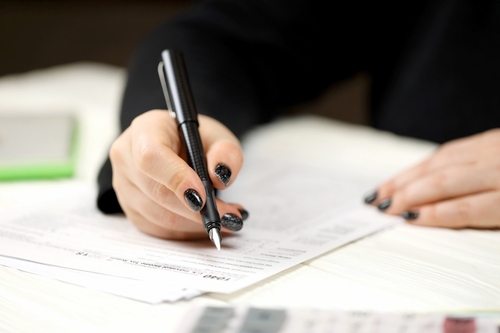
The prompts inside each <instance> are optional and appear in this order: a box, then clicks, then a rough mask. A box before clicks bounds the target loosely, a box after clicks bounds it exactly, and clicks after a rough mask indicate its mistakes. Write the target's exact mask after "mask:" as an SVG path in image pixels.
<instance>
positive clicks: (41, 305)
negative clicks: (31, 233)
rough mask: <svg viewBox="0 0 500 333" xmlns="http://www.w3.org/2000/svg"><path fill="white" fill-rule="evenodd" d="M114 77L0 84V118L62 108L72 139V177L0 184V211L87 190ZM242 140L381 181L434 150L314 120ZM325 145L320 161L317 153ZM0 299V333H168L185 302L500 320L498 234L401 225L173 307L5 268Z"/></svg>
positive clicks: (107, 124) (117, 75)
mask: <svg viewBox="0 0 500 333" xmlns="http://www.w3.org/2000/svg"><path fill="white" fill-rule="evenodd" d="M124 79H125V76H124V71H123V70H122V69H121V68H116V67H110V66H105V65H100V64H91V63H78V64H72V65H67V66H60V67H55V68H51V69H46V70H40V71H35V72H30V73H26V74H20V75H12V76H6V77H3V78H0V113H9V112H51V111H53V110H56V111H58V110H63V111H64V110H72V111H74V112H76V113H77V114H78V116H79V119H80V125H81V130H82V142H81V147H80V157H79V161H80V162H79V165H78V170H77V174H76V176H75V178H73V179H71V180H62V181H43V182H10V183H1V184H0V209H2V208H3V209H5V208H8V207H26V208H29V207H30V204H31V203H32V202H35V201H36V200H38V197H39V196H40V194H41V193H43V190H44V189H46V188H47V187H49V186H58V185H59V184H61V183H64V182H84V183H88V184H92V186H94V184H95V179H96V175H97V172H98V169H99V167H100V164H101V163H102V161H103V159H104V157H105V156H106V153H107V149H108V147H109V144H110V143H111V141H112V140H113V138H114V137H115V136H116V134H117V128H118V126H117V124H118V116H117V111H118V108H119V101H120V97H121V91H122V88H123V84H124ZM246 140H247V141H246V142H247V143H246V145H245V149H246V150H247V153H248V156H253V154H261V155H262V154H264V155H266V154H267V155H268V156H273V154H275V153H276V152H280V154H282V153H283V152H290V153H292V152H293V154H295V155H296V156H297V158H302V159H307V160H310V161H311V162H313V163H321V164H322V165H336V167H337V168H338V167H341V168H343V169H344V170H346V171H348V172H351V173H353V174H355V173H359V174H364V175H371V176H373V177H377V179H379V180H380V181H382V180H383V179H385V178H387V177H389V176H391V175H392V174H394V172H397V171H399V170H402V169H403V168H405V167H407V166H410V165H412V164H414V163H415V162H417V161H419V160H421V159H422V158H424V157H425V156H427V155H428V154H430V153H431V152H432V150H433V149H434V148H435V146H434V145H432V144H430V143H426V142H421V141H417V140H410V139H404V138H398V137H396V136H393V135H391V134H387V133H382V132H377V131H375V130H372V129H369V128H364V127H358V126H352V125H347V124H342V123H338V122H335V121H331V120H326V119H321V118H315V117H302V118H298V119H297V118H290V119H282V120H280V121H277V122H275V123H273V124H271V125H269V126H264V127H262V128H259V129H257V130H255V131H253V132H252V133H251V134H249V135H248V137H247V139H246ZM325 143H327V144H328V149H329V153H328V154H324V153H323V150H322V149H324V147H325ZM322 145H323V146H322ZM311 147H318V149H311ZM249 163H251V160H250V162H249ZM373 186H376V184H373ZM369 190H370V189H367V191H369ZM361 197H362V194H361V196H360V200H361ZM422 244H425V246H423V245H422ZM305 281H306V283H304V282H305ZM0 295H1V296H0V331H2V332H34V331H43V332H139V331H140V332H172V330H173V327H174V326H175V325H176V324H177V322H178V320H179V318H180V315H181V314H183V313H184V311H185V309H186V308H187V307H189V306H190V305H192V304H212V305H216V304H219V305H220V304H252V305H257V306H300V307H319V308H326V309H341V310H368V311H392V312H408V311H409V312H418V313H425V312H461V311H467V310H471V311H478V312H480V311H483V312H493V311H500V232H496V231H478V230H460V231H453V230H445V229H435V228H421V227H414V226H410V225H407V224H404V223H402V224H400V225H398V226H396V227H394V228H391V229H389V230H384V231H382V232H379V233H377V234H375V235H372V236H370V237H367V238H364V239H362V240H360V241H357V242H354V243H352V244H349V245H347V246H344V247H342V248H340V249H337V250H334V251H331V252H329V253H326V254H324V255H323V256H320V257H318V258H316V259H313V260H310V261H308V262H305V263H303V264H301V265H299V266H296V267H293V268H291V269H289V270H287V271H285V272H283V273H281V274H278V275H276V276H273V277H271V278H269V279H267V280H265V281H262V282H260V283H258V284H256V285H254V286H251V287H249V288H246V289H245V290H241V291H239V292H236V293H233V294H229V295H222V294H208V295H204V296H201V297H197V298H194V299H192V300H190V301H183V302H177V303H173V304H168V303H164V304H160V305H150V304H146V303H141V302H137V301H132V300H129V299H126V298H121V297H118V296H114V295H111V294H107V293H104V292H99V291H95V290H91V289H87V288H83V287H79V286H75V285H71V284H68V283H63V282H59V281H56V280H53V279H49V278H45V277H41V276H37V275H33V274H29V273H25V272H22V271H18V270H16V269H12V268H9V267H4V266H0Z"/></svg>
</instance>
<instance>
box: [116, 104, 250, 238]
mask: <svg viewBox="0 0 500 333" xmlns="http://www.w3.org/2000/svg"><path fill="white" fill-rule="evenodd" d="M199 122H200V126H199V131H200V136H201V139H202V143H203V147H204V149H205V153H206V156H207V164H208V171H209V174H210V178H211V180H212V182H213V184H214V187H215V188H217V189H224V188H226V187H228V186H229V185H231V184H232V183H233V182H234V179H235V178H236V176H237V175H238V172H239V171H240V169H241V166H242V163H243V155H242V152H241V148H240V145H239V142H238V139H237V138H236V137H235V136H234V135H233V134H232V133H231V131H230V130H229V129H227V128H226V127H225V126H224V125H222V124H221V123H219V122H218V121H216V120H214V119H212V118H209V117H206V116H203V115H200V116H199ZM184 156H185V153H184V147H183V144H182V141H181V139H180V136H179V131H178V129H177V123H176V121H175V120H174V119H172V118H171V117H170V115H169V113H168V111H165V110H153V111H149V112H146V113H144V114H142V115H140V116H138V117H137V118H135V119H134V121H133V122H132V124H131V125H130V127H129V128H127V129H126V130H125V131H124V132H123V133H122V134H121V135H120V136H119V137H118V139H117V140H116V141H115V142H114V143H113V145H112V147H111V150H110V160H111V165H112V168H113V188H114V190H115V192H116V195H117V198H118V202H119V203H120V206H121V207H122V209H123V211H124V212H125V214H126V216H127V217H128V218H129V219H130V220H131V221H132V223H134V224H135V226H136V227H137V228H138V229H139V230H141V231H143V232H145V233H148V234H150V235H153V236H157V237H161V238H167V239H192V238H200V237H207V236H206V233H205V231H204V229H203V226H202V222H201V216H200V213H199V211H200V210H201V208H202V207H203V205H204V203H205V198H206V195H205V189H204V187H203V184H202V182H201V180H200V178H199V177H198V175H197V174H196V172H195V171H194V170H193V169H192V168H191V167H190V166H189V165H188V164H187V162H186V161H185V159H184V158H183V157H184ZM217 208H218V210H219V213H220V214H221V223H222V225H223V226H224V227H225V229H226V230H233V231H238V230H239V229H241V228H242V226H243V220H244V219H245V218H246V217H247V216H248V213H247V212H246V211H245V210H244V209H243V207H242V206H240V205H237V204H229V203H226V202H223V201H221V200H219V199H217Z"/></svg>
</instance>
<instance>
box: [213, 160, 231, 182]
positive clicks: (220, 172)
mask: <svg viewBox="0 0 500 333" xmlns="http://www.w3.org/2000/svg"><path fill="white" fill-rule="evenodd" d="M215 175H216V176H217V177H218V178H219V179H220V181H221V182H222V183H223V184H224V186H227V184H229V182H230V181H231V175H232V173H231V170H230V169H229V168H228V167H227V165H225V164H222V163H220V164H217V166H216V167H215Z"/></svg>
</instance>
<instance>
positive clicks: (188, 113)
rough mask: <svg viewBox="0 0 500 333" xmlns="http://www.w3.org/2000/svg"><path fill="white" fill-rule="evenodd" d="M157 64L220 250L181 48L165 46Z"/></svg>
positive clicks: (217, 222) (215, 213) (211, 233)
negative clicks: (167, 48)
mask: <svg viewBox="0 0 500 333" xmlns="http://www.w3.org/2000/svg"><path fill="white" fill-rule="evenodd" d="M161 59H162V61H160V63H159V65H158V75H159V76H160V82H161V86H162V89H163V94H164V95H165V100H166V102H167V108H168V110H169V111H170V115H171V116H172V117H173V118H175V119H176V121H177V128H178V129H179V132H180V134H181V138H182V141H183V143H184V146H185V148H186V153H187V160H188V164H189V165H190V166H191V168H193V170H194V171H195V172H196V173H197V174H198V176H199V177H200V179H201V182H202V183H203V186H204V188H205V192H206V196H207V199H206V201H205V205H204V206H203V208H202V209H201V211H200V213H201V218H202V221H203V226H204V228H205V231H206V232H207V233H208V235H209V237H210V240H211V241H212V242H213V243H214V244H215V247H217V250H219V251H220V246H221V240H222V238H221V235H220V229H221V222H220V215H219V212H218V211H217V205H216V200H215V199H216V198H215V191H214V187H213V184H212V181H211V180H210V177H209V175H208V168H207V160H206V157H205V153H204V150H203V145H202V143H201V138H200V133H199V131H198V126H199V124H198V113H197V112H196V108H195V105H194V100H193V96H192V93H191V87H190V85H189V80H188V75H187V70H186V65H185V63H184V57H183V55H182V52H180V51H177V50H164V51H163V52H162V53H161Z"/></svg>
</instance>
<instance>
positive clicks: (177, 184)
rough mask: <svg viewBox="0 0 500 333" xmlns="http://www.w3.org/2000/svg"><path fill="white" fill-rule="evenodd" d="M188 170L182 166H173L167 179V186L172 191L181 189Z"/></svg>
mask: <svg viewBox="0 0 500 333" xmlns="http://www.w3.org/2000/svg"><path fill="white" fill-rule="evenodd" d="M187 175H188V171H187V170H186V169H184V168H179V167H177V168H174V170H173V172H172V174H171V176H170V177H169V178H168V179H167V182H168V188H169V189H170V190H172V191H173V192H176V193H177V192H178V191H179V190H180V189H182V187H183V184H184V183H185V180H186V178H187Z"/></svg>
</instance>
